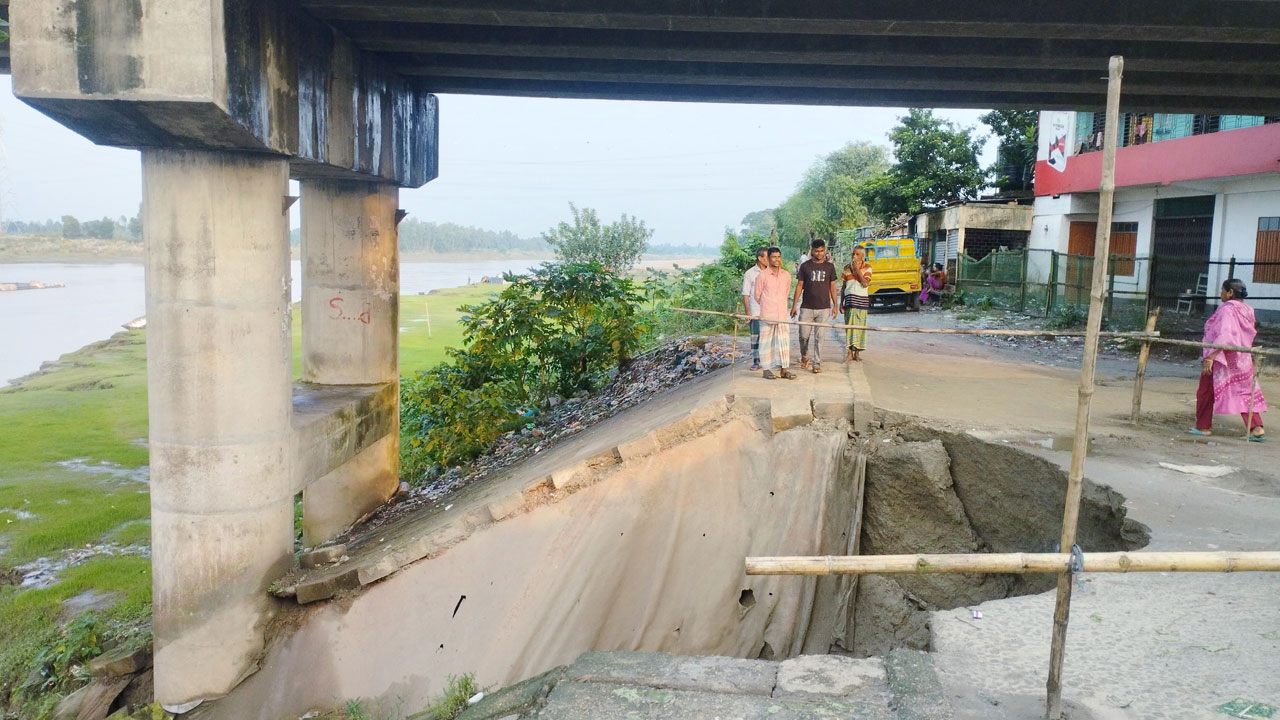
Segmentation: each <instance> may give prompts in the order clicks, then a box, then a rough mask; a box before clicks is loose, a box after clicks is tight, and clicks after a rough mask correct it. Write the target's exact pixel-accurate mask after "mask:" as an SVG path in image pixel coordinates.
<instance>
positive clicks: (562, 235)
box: [542, 203, 653, 271]
mask: <svg viewBox="0 0 1280 720" xmlns="http://www.w3.org/2000/svg"><path fill="white" fill-rule="evenodd" d="M569 210H570V212H572V213H573V223H572V224H569V223H567V222H561V223H560V224H559V225H556V226H555V227H553V228H551V229H550V230H548V231H546V232H544V233H543V234H542V239H543V240H544V241H545V242H546V243H547V244H548V245H550V246H551V249H552V250H554V251H555V253H556V257H557V258H559V260H560V262H563V263H599V264H600V265H603V266H604V267H607V268H613V269H615V270H619V271H625V270H630V269H631V268H632V267H634V266H635V264H636V263H638V262H640V258H642V257H644V253H645V250H647V249H648V247H649V239H650V238H651V237H653V231H652V230H650V229H648V228H646V227H645V225H644V221H643V220H637V219H636V218H634V217H630V216H628V215H627V214H626V213H623V215H622V217H621V218H619V219H618V220H617V221H616V222H613V223H610V224H608V225H602V224H601V223H600V217H599V216H598V215H597V214H596V211H595V210H592V209H591V208H582V209H581V210H579V209H578V206H577V205H574V204H573V203H569Z"/></svg>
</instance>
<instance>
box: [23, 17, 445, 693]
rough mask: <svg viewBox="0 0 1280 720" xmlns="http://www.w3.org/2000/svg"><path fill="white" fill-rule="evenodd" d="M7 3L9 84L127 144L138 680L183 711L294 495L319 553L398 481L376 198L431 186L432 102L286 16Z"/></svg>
mask: <svg viewBox="0 0 1280 720" xmlns="http://www.w3.org/2000/svg"><path fill="white" fill-rule="evenodd" d="M8 9H9V19H10V23H11V30H12V38H11V43H10V44H11V54H12V57H11V70H12V75H13V86H14V93H15V94H16V95H17V96H18V97H19V98H21V99H22V100H24V101H25V102H27V103H28V104H30V105H32V106H33V107H35V108H36V109H38V110H40V111H41V112H43V113H45V114H46V115H49V116H50V117H52V118H53V119H55V120H57V121H58V122H60V123H62V124H63V125H65V126H67V127H68V128H71V129H72V130H75V131H76V132H78V133H80V134H81V135H83V136H85V137H86V138H88V139H90V140H92V141H94V142H96V143H99V144H103V145H113V146H118V147H126V148H138V149H140V150H142V166H143V218H144V228H145V230H144V233H145V238H144V239H145V244H146V275H147V314H148V327H147V336H148V337H147V346H148V348H147V361H148V364H147V376H148V380H147V385H148V409H149V415H150V435H151V437H150V447H151V467H152V472H151V503H152V556H153V567H154V573H153V596H154V613H155V645H156V671H155V689H156V698H157V700H159V701H160V702H161V703H162V704H163V705H165V706H166V707H168V708H170V709H174V710H185V709H189V708H191V707H193V706H194V705H196V704H199V702H201V701H203V700H205V699H209V698H215V697H219V696H221V695H225V694H226V693H227V692H229V691H230V690H231V689H232V688H234V687H235V686H236V685H237V684H239V683H240V682H241V681H242V680H243V679H244V678H245V677H247V676H248V675H250V674H252V673H254V672H255V671H256V669H257V665H256V662H257V658H259V657H260V655H261V653H262V651H263V647H264V642H265V628H266V626H267V624H268V622H269V621H270V619H271V617H272V614H273V608H274V605H273V603H274V601H273V600H272V599H270V597H269V596H268V594H267V592H266V589H267V585H268V584H269V583H270V582H271V581H272V580H273V579H275V578H276V577H278V576H279V575H280V574H281V573H282V572H283V571H285V570H286V569H287V568H288V567H289V565H290V564H291V563H292V562H293V550H294V544H293V538H294V520H293V517H294V514H293V511H294V497H295V495H296V494H297V493H298V492H299V491H301V492H302V496H303V501H302V502H303V532H304V538H305V540H306V542H308V543H319V542H323V541H325V540H327V539H328V538H330V537H332V536H334V535H336V534H338V533H340V532H341V531H342V530H343V529H345V527H347V526H348V525H350V524H351V523H352V522H353V521H354V520H356V519H357V518H359V517H361V516H362V515H364V514H365V513H367V512H368V511H369V510H371V509H372V508H374V507H376V506H377V505H379V504H381V503H382V502H384V501H386V499H387V498H388V497H389V496H390V495H391V494H392V493H393V492H394V491H395V488H396V486H397V485H398V480H399V477H398V473H399V467H398V458H399V425H398V413H399V407H398V380H399V379H398V374H399V367H398V362H397V349H398V325H399V317H398V315H399V267H398V264H399V257H398V252H397V247H398V241H397V234H396V227H395V225H396V218H397V203H398V188H399V187H407V188H413V187H418V186H421V185H423V184H424V183H426V182H428V181H430V180H432V179H434V178H435V177H436V175H437V172H438V112H439V110H438V103H437V100H436V98H435V96H434V95H432V94H431V93H429V92H426V91H425V89H424V86H423V84H422V83H423V81H422V80H419V79H412V78H406V77H402V76H401V75H399V74H397V73H396V72H394V71H393V70H392V69H390V68H389V67H388V66H387V65H386V64H385V63H384V62H383V61H382V60H381V59H380V58H378V57H375V56H373V55H371V54H369V53H366V52H364V51H362V50H361V49H360V48H358V47H356V45H355V44H354V43H353V42H352V41H351V40H350V39H349V38H348V37H346V36H345V35H344V34H343V33H342V32H341V31H340V30H339V29H335V28H334V27H331V26H330V25H327V24H325V23H323V22H321V21H319V20H317V19H315V18H314V17H313V16H311V15H309V14H307V13H305V12H303V11H302V10H300V9H299V8H298V6H297V5H296V3H293V2H286V1H279V2H257V1H255V0H77V2H67V3H55V2H48V1H47V0H12V2H11V3H9V8H8ZM290 177H294V178H298V179H301V180H302V181H303V264H304V272H303V293H304V302H303V306H304V307H303V342H304V352H303V355H304V358H303V365H304V377H303V380H304V381H305V382H304V384H303V386H302V387H301V388H293V387H292V383H291V377H290V375H291V347H290V344H291V329H290V325H291V311H290V287H289V286H290V272H289V218H288V203H287V202H285V201H284V198H285V196H286V195H287V194H288V180H289V178H290ZM334 298H338V301H337V302H334ZM335 305H336V306H337V308H336V309H335ZM335 312H337V313H338V314H337V315H336V316H335V315H334V313H335ZM335 386H342V387H335ZM317 397H318V398H320V399H319V400H316V399H315V398H317ZM296 408H302V409H301V410H298V409H296Z"/></svg>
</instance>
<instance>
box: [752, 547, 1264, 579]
mask: <svg viewBox="0 0 1280 720" xmlns="http://www.w3.org/2000/svg"><path fill="white" fill-rule="evenodd" d="M1083 559H1084V570H1083V571H1084V572H1120V573H1123V572H1246V571H1249V572H1276V571H1280V552H1139V553H1127V552H1095V553H1084V554H1083ZM1070 569H1071V553H973V554H943V555H922V554H916V555H855V556H836V555H818V556H808V557H805V556H801V557H749V558H747V574H748V575H867V574H881V573H887V574H928V573H1014V574H1024V573H1063V572H1068V571H1069V570H1070Z"/></svg>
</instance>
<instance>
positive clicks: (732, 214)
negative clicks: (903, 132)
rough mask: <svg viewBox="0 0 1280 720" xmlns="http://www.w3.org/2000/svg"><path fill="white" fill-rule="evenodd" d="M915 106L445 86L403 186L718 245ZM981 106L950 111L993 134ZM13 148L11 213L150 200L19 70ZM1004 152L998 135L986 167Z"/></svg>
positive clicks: (487, 223) (409, 200)
mask: <svg viewBox="0 0 1280 720" xmlns="http://www.w3.org/2000/svg"><path fill="white" fill-rule="evenodd" d="M903 112H904V111H903V110H901V109H892V108H831V107H801V106H791V105H727V104H709V103H708V104H695V103H659V102H631V101H626V102H621V101H597V100H548V99H529V98H498V97H476V96H465V95H444V96H441V98H440V177H439V178H438V179H437V180H433V181H432V182H430V183H428V184H427V185H426V186H424V187H422V188H419V189H416V190H401V192H400V206H401V207H402V208H404V209H406V210H408V211H409V213H410V217H415V218H418V219H421V220H428V221H436V222H446V221H447V222H456V223H461V224H465V225H476V226H479V227H486V228H491V229H494V230H504V229H505V230H511V231H513V232H516V233H518V234H520V235H522V236H526V237H531V236H535V235H537V234H538V233H539V232H541V231H542V230H545V229H547V228H548V227H551V226H552V225H554V224H555V223H556V222H558V221H560V220H562V219H564V218H565V217H567V215H568V203H569V202H571V201H572V202H575V203H577V204H578V205H579V206H580V207H581V206H587V207H593V208H595V209H596V210H598V211H599V212H600V215H601V217H602V219H605V220H611V219H614V218H616V217H617V216H618V215H620V214H622V213H624V212H625V213H628V214H631V215H635V216H637V217H639V218H641V219H643V220H644V221H646V222H647V223H648V224H649V226H650V227H652V228H654V229H655V230H656V234H655V236H654V242H657V243H675V244H685V243H688V244H718V243H719V241H720V239H721V235H722V233H723V229H724V227H725V226H726V225H731V226H737V224H738V222H739V221H740V220H741V219H742V216H743V215H745V214H747V213H748V212H751V211H753V210H759V209H763V208H767V207H773V206H776V205H778V204H779V203H781V202H782V201H783V200H784V199H785V198H786V197H787V195H788V194H789V193H790V192H791V191H792V190H793V189H794V188H795V185H796V183H797V182H798V181H799V179H800V176H801V175H802V173H803V172H804V171H805V169H806V168H808V167H809V165H811V164H812V163H813V161H814V160H815V159H816V158H817V157H818V156H820V155H823V154H825V153H828V152H830V151H832V150H835V149H837V148H839V147H840V146H841V145H843V144H845V143H847V142H851V141H856V140H869V141H872V142H878V143H883V144H886V145H887V144H888V132H889V130H890V128H892V127H893V125H894V124H895V122H896V120H897V117H898V115H900V114H902V113H903ZM981 112H982V111H980V110H943V111H939V112H938V114H939V115H941V116H943V117H946V118H949V119H952V120H955V121H957V122H959V123H961V124H964V125H976V126H978V128H979V130H980V131H981V132H983V133H986V132H987V128H986V126H983V125H981V123H979V121H978V115H979V114H981ZM0 147H2V150H0V152H2V154H0V202H3V205H2V206H0V213H2V215H3V217H4V218H6V219H17V220H44V219H47V218H56V217H60V216H62V215H64V214H70V215H75V216H77V217H79V218H81V219H86V218H100V217H102V216H104V215H105V216H110V217H118V216H120V215H129V216H132V215H134V214H135V213H136V212H137V210H138V204H139V197H140V190H139V183H140V179H139V167H138V165H139V163H138V153H137V152H134V151H131V150H118V149H114V148H105V147H97V146H94V145H93V144H91V143H90V142H88V141H87V140H84V139H83V138H81V137H80V136H78V135H76V134H75V133H73V132H71V131H70V130H67V129H65V128H63V127H62V126H61V125H58V124H57V123H55V122H54V121H52V120H50V119H48V118H46V117H45V116H43V115H41V114H40V113H38V112H36V111H35V110H32V109H31V108H30V107H28V106H27V105H25V104H24V103H22V102H21V101H19V100H17V99H16V98H14V97H13V90H12V86H11V83H10V78H9V77H8V76H0ZM994 152H995V142H994V141H989V142H988V143H987V148H986V151H985V152H984V154H983V158H982V162H983V164H984V166H985V165H986V164H989V163H990V162H991V160H992V157H993V155H994ZM295 207H296V206H295ZM295 223H296V220H295Z"/></svg>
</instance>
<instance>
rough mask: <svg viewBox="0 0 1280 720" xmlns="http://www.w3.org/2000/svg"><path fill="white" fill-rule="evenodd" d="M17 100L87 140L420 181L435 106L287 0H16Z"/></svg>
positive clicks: (432, 156)
mask: <svg viewBox="0 0 1280 720" xmlns="http://www.w3.org/2000/svg"><path fill="white" fill-rule="evenodd" d="M11 13H12V17H13V29H14V37H13V41H12V45H13V76H14V93H15V94H16V95H17V96H18V97H20V98H22V99H23V100H25V101H26V102H28V103H29V104H31V105H32V106H34V107H36V108H37V109H39V110H41V111H42V112H44V113H45V114H47V115H49V116H51V117H53V118H54V119H55V120H58V121H59V122H61V123H62V124H64V125H66V126H67V127H69V128H71V129H73V130H75V131H76V132H79V133H80V134H82V135H84V136H85V137H87V138H89V139H90V140H92V141H94V142H96V143H99V144H103V145H116V146H121V147H138V148H152V147H164V148H184V149H203V150H222V149H233V150H249V151H255V152H268V153H278V154H281V155H286V156H288V157H289V158H290V159H291V161H292V163H291V172H292V173H293V175H294V176H296V177H302V178H311V177H319V178H329V177H348V178H365V179H377V180H382V181H387V182H392V183H395V184H397V185H400V186H403V187H418V186H420V185H422V184H424V183H426V182H427V181H429V180H431V179H433V178H434V177H435V176H436V173H437V155H436V153H437V145H438V143H437V127H436V124H437V114H438V110H437V104H436V99H435V97H434V96H433V95H431V94H430V93H428V92H426V91H425V90H424V89H423V88H422V85H421V83H420V82H417V81H413V80H406V79H404V78H402V77H400V76H398V75H396V74H395V73H394V72H392V71H391V70H390V69H389V68H388V67H387V66H386V65H385V64H384V63H382V62H381V61H380V60H378V58H377V57H375V56H373V55H371V54H369V53H367V52H364V51H362V50H360V49H359V48H357V47H356V46H355V44H353V43H352V42H351V40H350V39H348V38H347V37H346V36H345V35H343V34H341V33H340V32H338V31H337V30H334V29H333V28H331V27H330V26H328V25H326V24H324V23H323V22H320V21H318V20H316V19H315V18H313V17H311V16H310V15H308V14H306V13H304V12H301V11H300V10H298V9H296V7H294V6H293V5H292V4H291V3H286V2H251V1H250V0H131V1H130V2H125V3H121V2H118V1H116V0H81V1H80V2H76V3H50V2H45V0H14V2H13V5H12V7H11Z"/></svg>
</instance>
